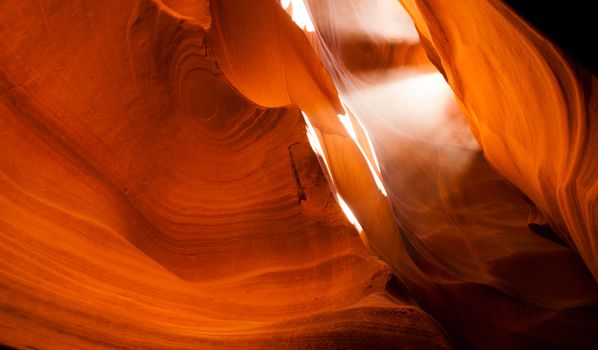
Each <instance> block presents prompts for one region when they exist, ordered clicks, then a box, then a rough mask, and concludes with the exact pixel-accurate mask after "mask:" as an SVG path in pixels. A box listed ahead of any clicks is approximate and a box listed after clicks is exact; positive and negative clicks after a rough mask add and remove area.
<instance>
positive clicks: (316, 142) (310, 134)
mask: <svg viewBox="0 0 598 350" xmlns="http://www.w3.org/2000/svg"><path fill="white" fill-rule="evenodd" d="M301 114H302V115H303V120H305V131H306V134H307V140H308V141H309V145H310V146H311V149H313V151H314V152H315V153H316V154H317V155H319V156H320V158H321V159H322V161H323V162H324V165H325V166H326V171H327V172H328V175H329V176H330V179H332V173H331V172H330V166H329V165H328V160H327V159H326V156H325V155H324V149H323V148H322V144H320V139H319V138H318V135H317V134H316V130H315V129H314V127H313V125H311V121H310V120H309V117H308V116H307V114H305V112H303V111H301Z"/></svg>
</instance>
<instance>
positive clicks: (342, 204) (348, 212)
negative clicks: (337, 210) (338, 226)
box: [336, 193, 368, 245]
mask: <svg viewBox="0 0 598 350" xmlns="http://www.w3.org/2000/svg"><path fill="white" fill-rule="evenodd" d="M336 200H337V201H338V205H339V206H340V207H341V209H342V210H343V213H345V216H346V217H347V220H349V222H350V223H351V224H353V226H355V229H356V230H357V233H359V238H361V240H362V241H363V243H364V244H365V245H368V239H367V236H366V235H365V232H363V228H362V227H361V225H360V224H359V221H357V218H356V217H355V214H353V211H351V208H349V205H348V204H347V202H345V200H344V199H343V197H341V196H340V195H339V194H338V193H337V194H336Z"/></svg>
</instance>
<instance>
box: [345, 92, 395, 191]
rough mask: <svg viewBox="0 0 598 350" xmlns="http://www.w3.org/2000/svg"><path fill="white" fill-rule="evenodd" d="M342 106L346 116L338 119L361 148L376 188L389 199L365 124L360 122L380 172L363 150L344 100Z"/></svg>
mask: <svg viewBox="0 0 598 350" xmlns="http://www.w3.org/2000/svg"><path fill="white" fill-rule="evenodd" d="M341 104H342V105H343V108H344V109H345V114H344V115H342V114H339V115H338V119H340V121H341V123H342V124H343V126H344V127H345V130H347V133H348V134H349V136H351V138H352V139H353V141H354V142H355V144H356V145H357V147H358V148H359V151H360V152H361V155H362V156H363V158H364V159H365V161H366V162H367V163H368V168H369V169H370V172H371V173H372V176H373V177H374V182H376V187H378V190H380V192H381V193H382V194H383V195H384V196H385V197H388V193H387V192H386V188H384V184H383V183H382V179H380V175H378V174H379V172H380V165H379V164H378V160H377V159H376V153H374V148H373V147H372V145H371V143H370V142H369V136H367V132H366V130H365V128H363V124H361V122H359V123H360V127H362V128H361V130H362V131H363V133H364V134H365V135H366V138H367V140H368V143H369V145H368V146H369V147H370V152H371V154H372V157H373V158H374V162H375V164H376V167H377V168H378V171H376V169H374V167H373V166H372V162H371V161H370V158H369V157H368V156H367V155H366V153H365V151H364V150H363V148H362V146H361V143H360V142H359V139H358V138H357V133H356V132H355V127H354V126H353V122H352V120H351V117H350V116H349V112H348V111H347V108H346V106H345V104H344V103H343V101H342V100H341ZM353 115H355V114H353ZM355 119H356V120H357V121H359V119H357V117H355Z"/></svg>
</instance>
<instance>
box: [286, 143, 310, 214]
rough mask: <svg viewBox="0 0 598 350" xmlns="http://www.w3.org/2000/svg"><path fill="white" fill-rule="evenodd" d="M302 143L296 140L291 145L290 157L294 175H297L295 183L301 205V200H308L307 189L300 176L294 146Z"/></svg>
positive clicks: (298, 202) (298, 201)
mask: <svg viewBox="0 0 598 350" xmlns="http://www.w3.org/2000/svg"><path fill="white" fill-rule="evenodd" d="M296 145H301V143H300V142H295V143H293V144H291V145H289V147H288V150H289V159H290V160H291V170H293V176H295V184H296V185H297V204H299V205H301V201H305V200H307V196H306V195H305V189H304V188H303V185H301V179H300V178H299V172H298V171H297V164H296V163H295V158H293V150H292V148H293V146H296Z"/></svg>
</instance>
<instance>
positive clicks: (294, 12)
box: [280, 0, 316, 32]
mask: <svg viewBox="0 0 598 350" xmlns="http://www.w3.org/2000/svg"><path fill="white" fill-rule="evenodd" d="M280 5H281V6H282V8H283V9H285V10H287V12H289V13H290V14H291V18H292V19H293V22H295V24H297V26H299V28H301V29H303V30H305V31H306V32H315V31H316V28H315V27H314V24H313V22H312V21H311V17H310V16H309V12H307V8H306V7H305V4H304V3H303V0H282V1H281V2H280Z"/></svg>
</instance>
